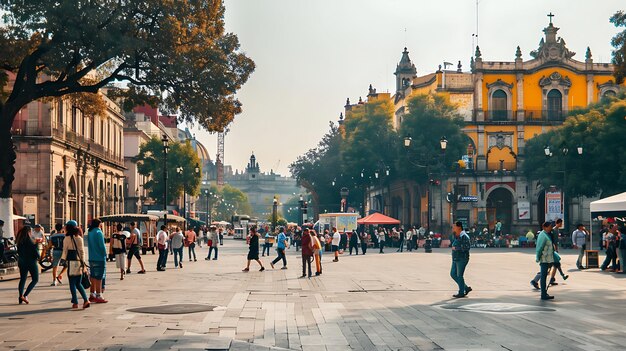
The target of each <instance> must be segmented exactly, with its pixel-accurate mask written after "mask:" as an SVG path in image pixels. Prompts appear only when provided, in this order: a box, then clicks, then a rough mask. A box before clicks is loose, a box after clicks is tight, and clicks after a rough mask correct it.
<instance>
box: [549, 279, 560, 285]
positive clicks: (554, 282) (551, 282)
mask: <svg viewBox="0 0 626 351" xmlns="http://www.w3.org/2000/svg"><path fill="white" fill-rule="evenodd" d="M550 285H559V283H557V282H556V279H554V278H552V279H550Z"/></svg>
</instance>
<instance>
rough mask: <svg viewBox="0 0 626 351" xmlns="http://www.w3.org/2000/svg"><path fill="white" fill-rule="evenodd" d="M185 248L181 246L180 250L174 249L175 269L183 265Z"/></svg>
mask: <svg viewBox="0 0 626 351" xmlns="http://www.w3.org/2000/svg"><path fill="white" fill-rule="evenodd" d="M183 247H184V246H181V247H180V248H178V249H172V250H173V251H174V267H178V264H182V263H183ZM177 258H179V259H177Z"/></svg>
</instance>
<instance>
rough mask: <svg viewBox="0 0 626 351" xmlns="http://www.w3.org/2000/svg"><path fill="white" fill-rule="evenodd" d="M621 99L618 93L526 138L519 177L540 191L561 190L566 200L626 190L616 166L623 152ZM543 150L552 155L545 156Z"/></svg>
mask: <svg viewBox="0 0 626 351" xmlns="http://www.w3.org/2000/svg"><path fill="white" fill-rule="evenodd" d="M625 99H626V95H624V94H621V95H620V97H619V98H611V99H607V100H604V101H602V102H600V103H598V104H596V105H592V106H590V107H589V108H587V109H585V110H581V111H578V112H577V113H575V114H573V115H571V116H569V117H568V118H567V119H566V120H565V123H563V125H562V126H560V127H559V128H555V129H553V130H551V131H549V132H546V133H543V134H540V135H538V136H536V137H534V138H532V139H530V140H529V141H528V143H527V144H526V147H525V151H524V156H525V159H524V163H523V170H524V172H525V173H526V174H527V175H528V176H529V177H530V178H531V179H535V180H539V181H540V182H541V184H542V185H543V186H544V187H549V186H552V185H554V186H556V187H558V188H560V189H564V190H565V193H568V194H569V196H570V197H576V196H596V195H602V196H603V197H604V196H608V195H612V194H616V193H619V192H623V191H626V165H624V164H623V162H621V156H622V155H623V154H624V153H625V152H626V146H624V143H623V138H624V135H626V121H625V120H624V118H625V117H626V100H625ZM546 147H549V148H550V152H551V154H552V156H546V155H545V151H544V150H545V148H546ZM578 147H581V148H582V151H583V153H582V155H579V154H578V150H577V149H578ZM564 149H567V152H566V153H564V152H563V150H564ZM564 172H565V174H564Z"/></svg>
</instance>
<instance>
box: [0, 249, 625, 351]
mask: <svg viewBox="0 0 626 351" xmlns="http://www.w3.org/2000/svg"><path fill="white" fill-rule="evenodd" d="M197 251H198V253H199V260H198V262H189V261H188V260H187V259H188V258H187V252H185V261H184V268H182V269H174V268H172V266H173V262H172V257H171V256H170V257H169V263H168V269H167V271H166V272H156V270H155V262H156V255H154V256H153V255H151V254H148V255H146V256H144V259H145V262H146V266H147V268H148V274H146V275H138V274H136V273H132V274H129V275H127V276H126V278H125V279H124V280H123V281H120V280H119V273H118V271H116V269H115V264H114V263H108V264H107V270H108V272H107V274H108V281H107V290H106V294H105V296H106V298H107V299H108V300H109V301H110V302H109V303H108V304H100V305H92V307H91V308H89V309H87V310H84V311H83V310H79V311H71V310H70V308H69V307H70V301H69V298H70V295H69V291H68V287H67V284H64V285H62V286H56V287H51V286H49V285H50V283H51V281H52V278H51V273H49V272H46V273H44V274H43V275H42V276H41V279H40V283H39V285H38V286H37V287H36V288H35V290H34V291H33V292H32V293H31V295H30V296H29V299H30V300H31V303H30V304H29V305H18V304H17V280H4V281H1V282H0V301H1V302H0V350H140V349H141V350H143V349H150V350H246V351H248V350H303V351H317V350H328V351H342V350H535V349H539V350H624V349H626V346H625V345H626V330H625V329H624V327H623V326H624V324H625V323H626V313H625V312H626V306H625V302H624V301H626V299H625V298H626V280H625V279H623V278H624V276H622V275H616V274H612V273H602V272H599V271H598V270H588V271H578V270H575V269H572V268H573V267H574V266H575V265H574V262H575V260H576V256H575V253H574V252H573V251H570V252H563V254H562V256H563V265H564V267H565V270H566V271H569V272H568V273H569V274H570V278H569V280H567V281H566V282H563V281H562V280H560V279H559V282H561V284H560V285H559V286H557V287H553V288H551V290H550V293H551V294H554V295H555V296H556V300H554V301H550V302H542V301H540V300H539V294H538V292H536V291H534V290H533V289H532V287H531V286H530V284H529V281H530V279H531V278H532V277H533V275H534V274H535V273H536V271H537V269H538V266H537V265H536V264H535V262H534V251H532V250H522V249H520V250H504V249H474V250H473V251H472V258H471V260H470V264H469V266H468V269H467V272H466V279H467V282H468V284H469V285H471V286H472V287H473V288H474V291H473V292H472V293H471V294H470V297H468V298H465V299H461V300H456V299H452V297H451V296H452V294H454V293H455V292H456V291H455V285H454V283H453V282H452V280H451V279H450V277H449V265H450V254H449V251H448V250H447V249H439V250H438V249H435V252H433V253H431V254H427V253H424V252H423V250H421V251H420V252H418V253H415V252H413V253H407V252H405V253H395V252H394V253H392V252H391V251H392V250H388V251H389V253H385V254H382V255H381V254H378V253H377V252H375V250H372V252H371V253H368V254H367V255H365V256H363V255H359V256H349V255H347V253H346V254H344V255H342V256H341V257H340V260H339V262H337V263H333V262H331V259H332V258H331V255H330V254H326V255H324V257H323V263H324V274H323V275H322V276H320V277H313V278H311V279H306V278H305V279H300V278H299V276H300V274H301V272H302V271H301V266H300V262H301V261H300V256H299V253H297V252H295V251H294V249H293V248H292V249H290V250H288V256H287V259H288V263H289V266H288V267H289V269H287V270H280V269H278V268H279V267H280V266H282V265H281V264H280V263H279V264H278V265H277V266H276V268H277V269H275V270H272V269H271V268H270V267H269V259H268V258H267V257H262V259H263V262H264V264H265V265H266V268H267V269H268V270H267V271H265V272H259V271H258V266H257V265H256V263H255V262H253V263H252V265H251V271H250V272H249V273H243V272H241V269H242V268H243V267H244V264H245V255H246V247H245V243H244V242H242V241H237V240H229V239H227V240H225V242H224V246H222V247H220V252H219V255H220V257H219V258H220V259H219V260H218V261H205V260H204V257H205V256H204V255H206V253H207V251H206V248H202V249H198V250H197ZM394 251H395V250H394ZM272 254H274V252H272ZM271 258H273V256H272V257H271ZM132 270H133V271H135V272H136V271H137V270H138V266H137V262H133V266H132ZM172 304H200V305H210V306H217V307H215V309H214V310H213V311H208V312H206V311H201V312H196V313H185V314H145V313H135V312H131V311H129V310H130V309H134V308H140V307H150V306H160V305H172Z"/></svg>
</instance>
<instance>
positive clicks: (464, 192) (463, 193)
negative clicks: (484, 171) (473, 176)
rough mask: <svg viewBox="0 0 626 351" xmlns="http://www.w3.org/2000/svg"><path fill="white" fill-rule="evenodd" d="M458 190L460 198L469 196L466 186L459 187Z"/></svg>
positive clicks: (467, 186)
mask: <svg viewBox="0 0 626 351" xmlns="http://www.w3.org/2000/svg"><path fill="white" fill-rule="evenodd" d="M458 189H459V195H461V196H468V195H469V185H467V184H465V185H459V187H458Z"/></svg>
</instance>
